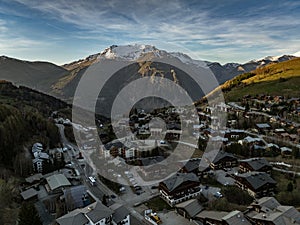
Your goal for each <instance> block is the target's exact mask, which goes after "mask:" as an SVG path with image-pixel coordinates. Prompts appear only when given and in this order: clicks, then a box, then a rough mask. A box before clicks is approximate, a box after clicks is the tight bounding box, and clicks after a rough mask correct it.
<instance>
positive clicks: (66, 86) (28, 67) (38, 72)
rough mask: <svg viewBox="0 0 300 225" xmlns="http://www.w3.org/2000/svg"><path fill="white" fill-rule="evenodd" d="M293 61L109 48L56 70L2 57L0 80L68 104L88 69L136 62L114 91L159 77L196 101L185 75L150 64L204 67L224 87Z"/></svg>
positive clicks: (43, 64)
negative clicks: (165, 61) (237, 60)
mask: <svg viewBox="0 0 300 225" xmlns="http://www.w3.org/2000/svg"><path fill="white" fill-rule="evenodd" d="M293 58H295V57H294V56H280V57H266V58H263V59H259V60H252V61H249V62H247V63H245V64H238V63H234V62H233V63H227V64H224V65H221V64H220V63H218V62H208V61H200V60H194V59H192V58H191V57H189V56H188V55H186V54H183V53H179V52H167V51H164V50H159V49H157V48H156V47H155V46H151V45H137V44H135V45H125V46H117V45H112V46H110V47H108V48H106V49H104V50H103V51H101V52H100V53H97V54H94V55H90V56H88V57H86V58H85V59H80V60H77V61H75V62H71V63H69V64H65V65H63V66H57V65H54V64H52V63H48V62H28V61H22V60H18V59H12V58H9V57H6V56H2V57H0V79H2V80H8V81H11V82H13V83H15V84H17V85H24V86H28V87H30V88H33V89H36V90H39V91H42V92H44V93H47V94H51V95H54V96H55V97H58V98H60V99H62V100H66V101H68V102H71V101H72V100H73V96H74V93H75V90H76V88H77V85H78V83H79V81H80V79H81V78H82V76H83V75H84V74H85V72H86V71H87V69H88V68H89V67H90V66H91V65H96V64H97V63H99V62H101V63H104V65H106V64H105V63H106V62H107V63H108V62H110V63H116V64H118V63H122V62H136V65H132V66H131V67H130V68H127V71H126V75H124V73H125V72H124V71H123V75H120V74H119V79H117V80H115V82H116V83H115V84H118V85H119V88H118V89H116V90H121V89H120V88H121V87H124V85H126V84H127V83H129V82H130V81H132V80H134V79H137V78H138V77H141V76H149V77H151V76H153V75H158V76H166V77H169V78H170V80H174V79H175V78H176V79H177V81H178V82H179V83H180V84H184V85H185V86H186V88H188V89H190V92H191V93H193V98H199V97H201V95H203V93H202V92H201V91H198V90H193V88H194V85H192V81H190V80H188V79H187V78H186V77H188V75H187V74H184V73H183V71H180V70H178V71H176V76H175V77H174V74H172V73H171V70H172V69H173V68H171V66H170V65H169V66H168V65H163V64H160V65H158V64H157V63H156V64H155V63H151V62H150V61H151V60H154V59H156V60H158V61H159V60H160V59H168V60H175V61H174V62H176V63H180V65H182V66H183V67H184V66H188V67H189V68H191V69H193V70H199V69H200V68H202V67H206V68H209V69H210V70H211V71H212V72H213V74H214V75H215V77H216V78H217V80H218V82H219V83H220V84H223V83H224V82H226V81H227V80H230V79H232V78H233V77H235V76H237V75H239V74H243V73H246V72H250V71H252V70H255V69H257V68H260V67H265V66H266V65H269V64H276V63H279V62H282V61H286V60H290V59H293ZM145 61H148V64H145ZM178 65H179V64H178ZM156 67H157V68H156ZM158 68H159V69H158ZM161 71H164V72H161ZM201 79H205V77H201ZM121 81H122V82H125V83H123V86H122V84H121V83H120V82H121ZM184 88H185V87H184ZM214 88H215V86H214V87H211V89H214ZM116 90H114V91H116ZM114 91H112V90H109V91H108V93H110V94H112V92H114ZM195 93H197V94H195Z"/></svg>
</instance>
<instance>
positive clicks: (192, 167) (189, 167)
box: [182, 159, 201, 172]
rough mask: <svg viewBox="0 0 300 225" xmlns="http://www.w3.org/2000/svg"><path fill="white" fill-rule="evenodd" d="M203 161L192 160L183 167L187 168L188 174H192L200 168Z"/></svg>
mask: <svg viewBox="0 0 300 225" xmlns="http://www.w3.org/2000/svg"><path fill="white" fill-rule="evenodd" d="M200 161H201V159H191V160H189V161H187V162H186V163H185V164H184V163H183V165H182V166H183V167H185V168H186V170H187V171H188V172H192V171H194V170H196V169H198V168H199V166H200Z"/></svg>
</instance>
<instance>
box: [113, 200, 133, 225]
mask: <svg viewBox="0 0 300 225" xmlns="http://www.w3.org/2000/svg"><path fill="white" fill-rule="evenodd" d="M109 208H110V209H111V210H113V211H114V213H113V221H114V222H116V223H119V222H121V221H122V220H124V219H125V218H126V217H127V216H128V215H129V214H130V212H129V211H128V209H127V208H126V207H125V206H123V205H120V204H117V203H115V204H113V205H111V206H110V207H109Z"/></svg>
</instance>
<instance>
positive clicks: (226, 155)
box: [213, 151, 236, 163]
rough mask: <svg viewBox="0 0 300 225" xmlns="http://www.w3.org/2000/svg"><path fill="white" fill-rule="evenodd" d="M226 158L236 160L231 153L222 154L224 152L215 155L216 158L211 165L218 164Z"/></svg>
mask: <svg viewBox="0 0 300 225" xmlns="http://www.w3.org/2000/svg"><path fill="white" fill-rule="evenodd" d="M226 157H229V158H235V159H236V157H235V156H234V155H233V154H231V153H228V152H224V151H219V152H218V154H217V155H216V157H215V158H214V160H213V163H218V162H219V161H220V160H222V159H224V158H226Z"/></svg>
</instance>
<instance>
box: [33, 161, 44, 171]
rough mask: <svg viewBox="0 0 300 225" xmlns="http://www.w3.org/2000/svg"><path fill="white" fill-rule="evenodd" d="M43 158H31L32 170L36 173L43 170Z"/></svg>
mask: <svg viewBox="0 0 300 225" xmlns="http://www.w3.org/2000/svg"><path fill="white" fill-rule="evenodd" d="M43 162H44V160H43V159H40V158H34V159H33V160H32V164H33V169H34V171H36V172H38V173H42V172H43Z"/></svg>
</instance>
